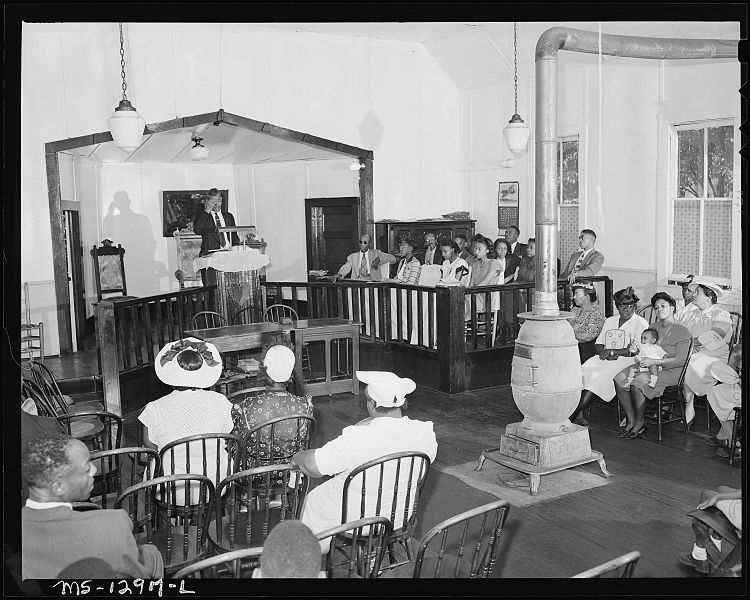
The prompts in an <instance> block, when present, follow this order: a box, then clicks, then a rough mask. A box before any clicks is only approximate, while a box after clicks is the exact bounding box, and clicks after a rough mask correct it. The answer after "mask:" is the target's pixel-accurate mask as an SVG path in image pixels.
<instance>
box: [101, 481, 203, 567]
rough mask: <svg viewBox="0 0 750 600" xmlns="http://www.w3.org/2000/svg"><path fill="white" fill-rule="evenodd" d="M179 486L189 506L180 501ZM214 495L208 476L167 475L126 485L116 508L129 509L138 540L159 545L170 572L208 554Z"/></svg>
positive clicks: (127, 510) (134, 532)
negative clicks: (186, 507)
mask: <svg viewBox="0 0 750 600" xmlns="http://www.w3.org/2000/svg"><path fill="white" fill-rule="evenodd" d="M179 490H183V491H184V494H185V504H186V505H187V506H188V507H189V510H186V509H185V506H184V505H181V504H177V502H176V497H177V494H178V491H179ZM215 496H216V494H215V490H214V484H213V483H211V480H210V479H209V478H208V477H204V476H203V475H167V476H165V477H157V478H155V479H152V480H150V481H144V482H142V483H138V484H136V485H133V486H131V487H129V488H127V489H126V490H125V491H124V492H122V494H120V495H119V496H118V497H117V500H116V501H115V508H122V509H124V510H125V511H126V512H127V513H128V515H129V516H130V520H131V521H132V523H133V535H134V536H135V538H136V541H137V542H138V543H139V544H140V543H149V544H153V545H154V546H156V547H157V548H158V549H159V551H160V552H161V554H162V556H163V557H164V574H165V575H167V576H170V575H171V574H173V573H175V572H177V571H179V570H180V569H183V568H184V567H186V566H188V565H190V564H193V563H194V562H197V561H199V560H201V559H203V558H205V556H206V553H207V547H208V544H207V542H208V538H207V536H206V531H207V529H208V524H209V522H210V520H211V516H212V514H213V506H214V501H215ZM157 501H158V504H159V505H160V506H158V505H157ZM178 512H181V514H180V515H179V516H178V515H177V513H178Z"/></svg>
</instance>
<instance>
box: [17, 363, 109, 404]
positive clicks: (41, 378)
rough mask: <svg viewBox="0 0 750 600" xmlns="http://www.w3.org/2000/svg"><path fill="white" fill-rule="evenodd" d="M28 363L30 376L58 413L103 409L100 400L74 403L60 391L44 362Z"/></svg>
mask: <svg viewBox="0 0 750 600" xmlns="http://www.w3.org/2000/svg"><path fill="white" fill-rule="evenodd" d="M28 364H29V369H30V370H31V378H32V379H33V380H34V381H35V382H36V384H37V385H38V386H39V388H40V389H42V390H44V391H45V393H46V394H47V396H48V397H49V398H50V400H51V401H52V402H53V403H54V405H55V406H57V407H58V409H59V414H68V413H77V412H85V411H91V410H104V404H102V403H101V402H76V403H74V402H73V399H72V398H71V397H70V396H66V395H65V394H63V393H62V392H61V391H60V386H59V385H58V383H57V379H56V378H55V376H54V375H53V374H52V371H50V370H49V368H48V367H47V366H46V365H45V364H44V363H41V362H38V361H35V360H30V361H29V363H28Z"/></svg>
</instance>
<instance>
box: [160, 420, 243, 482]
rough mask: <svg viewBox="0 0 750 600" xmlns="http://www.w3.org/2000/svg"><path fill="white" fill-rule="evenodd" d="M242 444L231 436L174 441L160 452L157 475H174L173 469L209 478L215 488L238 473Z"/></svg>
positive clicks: (217, 435) (215, 434) (214, 435)
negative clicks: (159, 465)
mask: <svg viewBox="0 0 750 600" xmlns="http://www.w3.org/2000/svg"><path fill="white" fill-rule="evenodd" d="M242 453H243V445H242V439H241V438H240V437H239V436H238V435H233V434H231V433H199V434H197V435H191V436H188V437H184V438H180V439H178V440H174V441H173V442H170V443H169V444H166V445H165V446H164V447H163V448H162V449H161V450H160V451H159V459H160V464H161V467H160V471H158V474H159V475H160V476H162V475H174V474H175V470H178V471H180V472H185V473H190V474H191V475H203V476H205V477H208V478H209V479H210V480H211V482H212V483H213V484H214V487H215V488H218V486H219V484H220V483H221V481H222V480H223V479H225V478H226V477H229V476H230V475H232V474H233V473H236V472H237V471H239V470H240V469H239V467H240V464H241V460H242Z"/></svg>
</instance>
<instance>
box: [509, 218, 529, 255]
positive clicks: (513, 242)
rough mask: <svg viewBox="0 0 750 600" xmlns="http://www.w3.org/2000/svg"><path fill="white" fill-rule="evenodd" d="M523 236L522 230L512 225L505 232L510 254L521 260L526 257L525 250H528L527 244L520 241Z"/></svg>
mask: <svg viewBox="0 0 750 600" xmlns="http://www.w3.org/2000/svg"><path fill="white" fill-rule="evenodd" d="M519 235H521V230H520V229H519V228H518V227H517V226H516V225H510V226H509V227H508V229H507V230H506V231H505V241H506V242H508V245H509V246H510V254H512V255H513V256H517V257H518V258H519V260H520V259H522V258H523V257H524V250H526V244H522V243H521V242H519V241H518V236H519Z"/></svg>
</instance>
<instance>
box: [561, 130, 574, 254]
mask: <svg viewBox="0 0 750 600" xmlns="http://www.w3.org/2000/svg"><path fill="white" fill-rule="evenodd" d="M557 226H558V243H559V245H558V256H559V257H560V262H561V263H562V266H563V267H564V266H565V265H566V264H567V260H568V258H569V257H570V255H571V254H573V253H574V252H577V251H578V233H579V229H578V136H577V135H572V136H566V137H560V138H558V140H557Z"/></svg>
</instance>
